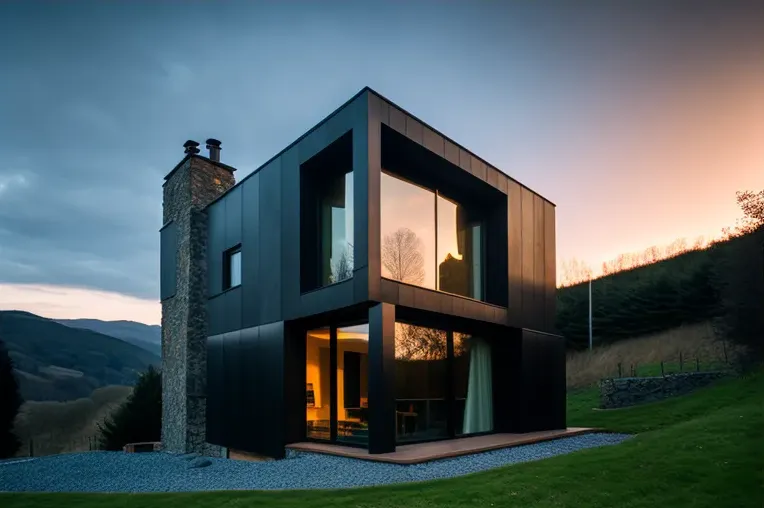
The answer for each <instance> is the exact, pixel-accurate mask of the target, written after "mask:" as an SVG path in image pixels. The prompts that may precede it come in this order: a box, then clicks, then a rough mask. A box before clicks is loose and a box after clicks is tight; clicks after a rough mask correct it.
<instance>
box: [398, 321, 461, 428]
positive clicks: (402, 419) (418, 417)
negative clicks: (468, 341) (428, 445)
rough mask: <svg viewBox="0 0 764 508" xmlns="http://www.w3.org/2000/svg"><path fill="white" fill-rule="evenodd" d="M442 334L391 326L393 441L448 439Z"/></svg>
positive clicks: (445, 355)
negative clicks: (392, 327)
mask: <svg viewBox="0 0 764 508" xmlns="http://www.w3.org/2000/svg"><path fill="white" fill-rule="evenodd" d="M447 361H448V340H447V334H446V332H444V331H442V330H435V329H432V328H423V327H420V326H413V325H408V324H404V323H396V324H395V405H396V408H395V409H396V426H397V441H398V442H399V443H405V442H410V441H427V440H431V439H438V438H444V437H448V425H447V424H448V399H447V386H448V385H447V383H448V379H447V377H446V372H447V371H446V363H447Z"/></svg>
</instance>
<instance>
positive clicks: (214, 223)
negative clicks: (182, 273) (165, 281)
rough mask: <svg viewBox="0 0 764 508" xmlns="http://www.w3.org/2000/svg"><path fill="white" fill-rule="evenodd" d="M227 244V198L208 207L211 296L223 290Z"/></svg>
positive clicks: (209, 293)
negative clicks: (224, 256)
mask: <svg viewBox="0 0 764 508" xmlns="http://www.w3.org/2000/svg"><path fill="white" fill-rule="evenodd" d="M225 244H226V200H220V201H216V202H215V203H213V204H212V205H211V206H209V207H208V208H207V283H208V289H207V291H208V295H209V296H210V297H213V296H216V295H218V294H220V292H221V291H223V252H224V251H225V249H226V247H225Z"/></svg>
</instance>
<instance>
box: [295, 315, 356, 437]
mask: <svg viewBox="0 0 764 508" xmlns="http://www.w3.org/2000/svg"><path fill="white" fill-rule="evenodd" d="M305 369H306V370H305V381H306V383H305V384H306V386H305V389H306V397H305V399H306V429H305V435H306V437H308V438H309V439H318V440H322V441H330V440H331V441H337V442H341V443H347V444H354V445H362V446H364V445H368V442H369V423H368V421H369V420H368V410H369V402H368V400H369V325H368V324H361V325H355V326H347V327H340V328H334V327H326V328H318V329H315V330H309V331H308V332H307V334H306V341H305ZM333 408H336V410H333Z"/></svg>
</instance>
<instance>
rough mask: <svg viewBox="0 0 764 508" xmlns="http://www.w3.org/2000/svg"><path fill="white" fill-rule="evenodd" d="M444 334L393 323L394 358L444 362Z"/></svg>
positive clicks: (445, 353) (445, 352) (439, 331)
mask: <svg viewBox="0 0 764 508" xmlns="http://www.w3.org/2000/svg"><path fill="white" fill-rule="evenodd" d="M446 355H447V346H446V332H444V331H442V330H435V329H433V328H423V327H421V326H413V325H407V324H404V323H395V358H396V359H398V360H444V359H445V358H446Z"/></svg>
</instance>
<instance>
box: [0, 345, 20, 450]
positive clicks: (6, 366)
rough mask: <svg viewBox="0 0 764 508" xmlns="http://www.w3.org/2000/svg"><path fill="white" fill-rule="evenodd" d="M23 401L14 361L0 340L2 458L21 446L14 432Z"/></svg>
mask: <svg viewBox="0 0 764 508" xmlns="http://www.w3.org/2000/svg"><path fill="white" fill-rule="evenodd" d="M21 402H22V401H21V394H20V393H19V384H18V383H17V382H16V377H15V376H14V375H13V361H12V360H11V357H10V355H9V354H8V350H7V349H5V344H4V343H3V342H2V341H0V459H5V458H8V457H13V456H14V455H16V452H17V451H18V450H19V447H20V446H21V442H19V438H18V437H16V434H14V432H13V424H14V422H15V421H16V415H17V414H18V413H19V408H20V407H21Z"/></svg>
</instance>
